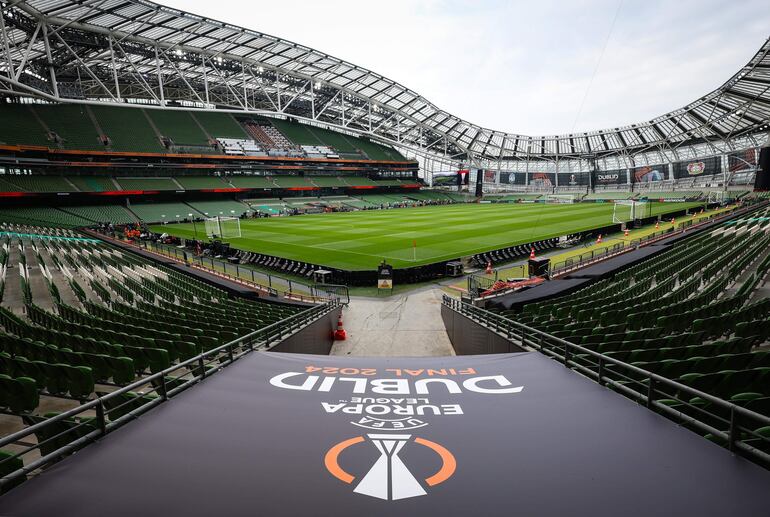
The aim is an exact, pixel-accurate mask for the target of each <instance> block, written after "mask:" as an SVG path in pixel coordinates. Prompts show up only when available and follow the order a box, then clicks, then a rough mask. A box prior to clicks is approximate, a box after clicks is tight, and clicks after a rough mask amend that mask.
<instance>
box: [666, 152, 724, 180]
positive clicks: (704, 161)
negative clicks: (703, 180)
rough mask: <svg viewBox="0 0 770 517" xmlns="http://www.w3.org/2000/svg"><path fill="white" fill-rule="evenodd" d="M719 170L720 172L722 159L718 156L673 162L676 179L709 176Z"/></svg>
mask: <svg viewBox="0 0 770 517" xmlns="http://www.w3.org/2000/svg"><path fill="white" fill-rule="evenodd" d="M720 172H722V159H721V157H719V156H713V157H711V158H699V159H697V160H690V161H686V162H676V163H675V164H674V177H675V178H677V179H679V178H694V177H697V176H711V175H712V174H718V173H720Z"/></svg>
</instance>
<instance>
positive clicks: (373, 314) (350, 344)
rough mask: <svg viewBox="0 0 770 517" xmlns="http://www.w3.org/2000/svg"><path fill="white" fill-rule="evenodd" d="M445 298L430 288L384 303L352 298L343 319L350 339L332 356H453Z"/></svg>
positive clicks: (390, 298) (374, 299) (375, 299)
mask: <svg viewBox="0 0 770 517" xmlns="http://www.w3.org/2000/svg"><path fill="white" fill-rule="evenodd" d="M443 294H444V293H443V291H442V290H441V289H438V288H435V287H430V288H427V289H423V290H420V291H414V292H411V293H406V294H402V295H397V296H392V297H388V298H383V299H377V298H364V297H351V300H350V305H349V306H348V307H347V308H346V309H345V310H344V312H343V316H342V317H343V320H344V324H345V330H346V331H347V333H348V338H347V340H345V341H338V342H337V343H335V344H334V346H333V347H332V351H331V355H356V356H390V357H400V356H412V357H419V356H446V355H454V350H453V349H452V345H451V343H450V342H449V337H448V336H447V334H446V330H445V329H444V323H443V321H442V320H441V297H442V295H443Z"/></svg>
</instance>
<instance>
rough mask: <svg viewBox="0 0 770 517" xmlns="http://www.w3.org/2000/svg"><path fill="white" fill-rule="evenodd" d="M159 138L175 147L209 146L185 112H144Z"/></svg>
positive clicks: (203, 135)
mask: <svg viewBox="0 0 770 517" xmlns="http://www.w3.org/2000/svg"><path fill="white" fill-rule="evenodd" d="M145 111H146V113H147V115H148V116H149V117H150V120H152V122H153V124H154V125H155V127H156V128H157V129H158V132H159V133H160V135H161V136H164V137H166V138H170V139H171V140H172V141H173V142H174V144H177V145H194V146H209V147H210V146H211V144H210V143H209V139H208V137H207V136H206V134H205V133H204V132H203V130H202V129H201V128H200V126H199V125H198V124H197V123H196V121H195V120H194V119H193V118H192V115H191V114H190V113H188V112H186V111H172V110H145Z"/></svg>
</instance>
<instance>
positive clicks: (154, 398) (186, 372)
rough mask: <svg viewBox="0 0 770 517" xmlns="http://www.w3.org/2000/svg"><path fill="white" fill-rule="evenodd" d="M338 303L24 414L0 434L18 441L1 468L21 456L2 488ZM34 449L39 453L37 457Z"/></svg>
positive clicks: (9, 442)
mask: <svg viewBox="0 0 770 517" xmlns="http://www.w3.org/2000/svg"><path fill="white" fill-rule="evenodd" d="M339 307H340V304H339V302H338V301H336V300H332V301H330V302H328V303H325V304H323V305H318V306H314V307H310V308H309V309H307V310H304V311H302V312H300V313H297V314H293V315H291V316H289V317H287V318H285V319H283V320H281V321H279V322H276V323H273V324H271V325H269V326H267V327H264V328H261V329H258V330H255V331H253V332H251V333H249V334H247V335H245V336H243V337H240V338H238V339H236V340H233V341H231V342H229V343H226V344H224V345H222V346H219V347H217V348H213V349H211V350H208V351H206V352H203V353H201V354H199V355H197V356H195V357H192V358H190V359H187V360H185V361H181V362H179V363H178V364H175V365H172V366H170V367H169V368H166V369H165V370H163V371H161V372H158V373H155V374H152V375H149V376H147V377H144V378H142V379H140V380H138V381H136V382H133V383H131V384H129V385H127V386H124V387H122V388H119V389H117V390H115V391H112V392H110V393H108V394H106V395H103V396H101V397H98V398H96V399H94V400H89V401H88V402H86V403H84V404H82V405H80V406H78V407H76V408H73V409H70V410H69V411H65V412H63V413H60V414H58V415H56V416H54V417H51V418H47V419H44V420H42V419H40V417H33V416H28V417H27V418H30V419H33V418H37V419H39V420H41V421H39V422H37V423H34V424H32V425H29V426H28V427H25V428H24V429H22V430H20V431H18V432H15V433H13V434H11V435H8V436H6V437H4V438H2V439H0V449H2V448H4V447H9V446H11V447H14V448H16V447H19V446H20V444H21V450H20V451H19V452H15V453H13V454H12V456H9V457H7V458H5V459H2V460H0V471H3V470H6V469H5V468H3V464H4V463H6V462H8V464H9V465H10V464H13V463H11V462H14V461H16V462H17V461H18V460H19V459H20V460H21V461H22V462H23V463H24V465H23V466H22V467H21V468H19V469H17V470H14V471H13V472H11V473H9V474H6V475H5V476H3V477H2V478H0V493H2V492H3V491H4V490H5V489H6V488H8V487H10V486H14V485H15V484H16V483H18V482H19V481H20V480H23V479H24V477H26V476H27V475H28V474H30V473H33V472H35V471H37V470H39V469H41V468H43V467H45V466H47V465H49V464H51V463H53V462H55V461H57V460H59V459H61V458H63V457H64V456H66V455H68V454H70V453H72V452H74V451H76V450H78V449H80V448H82V447H83V446H85V445H87V444H89V443H91V442H93V441H94V440H97V439H99V438H101V437H103V436H105V435H106V434H109V433H110V432H112V431H114V430H115V429H117V428H119V427H121V426H123V425H124V424H126V423H127V422H129V421H131V420H134V419H135V418H137V417H138V416H139V415H141V414H143V413H145V412H146V411H148V410H150V409H152V408H153V407H155V406H157V405H159V404H162V403H163V402H166V401H167V400H169V399H170V398H173V397H174V396H176V395H178V394H179V393H181V392H182V391H184V390H186V389H187V388H189V387H190V386H193V385H194V384H197V383H199V382H201V381H202V380H203V379H205V378H206V377H208V376H210V375H212V374H213V373H216V372H217V371H219V370H221V369H223V368H224V367H226V366H228V365H230V364H232V363H233V362H234V361H237V360H238V359H240V358H241V357H243V356H244V355H246V354H248V353H250V352H252V351H255V350H263V351H264V350H269V349H270V348H272V347H274V346H276V345H277V344H279V343H280V342H282V341H283V340H284V339H286V338H287V337H289V336H291V335H293V334H294V333H296V332H298V331H299V330H301V329H303V328H305V327H306V326H307V325H309V324H310V323H313V322H314V321H317V320H318V319H320V318H322V317H324V316H326V315H327V314H329V313H331V312H333V311H334V310H336V309H338V308H339ZM140 390H141V391H140ZM33 434H35V435H36V436H37V443H36V444H32V445H27V444H26V443H24V442H21V440H24V439H25V438H27V437H29V436H31V435H33ZM38 454H40V457H37V458H36V456H37V455H38ZM25 460H27V461H25Z"/></svg>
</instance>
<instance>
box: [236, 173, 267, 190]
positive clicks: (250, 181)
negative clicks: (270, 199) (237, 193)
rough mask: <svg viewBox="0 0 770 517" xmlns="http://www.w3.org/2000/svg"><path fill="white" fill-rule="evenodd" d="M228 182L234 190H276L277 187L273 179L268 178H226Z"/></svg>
mask: <svg viewBox="0 0 770 517" xmlns="http://www.w3.org/2000/svg"><path fill="white" fill-rule="evenodd" d="M224 179H225V181H227V182H228V183H229V184H230V185H232V186H233V187H234V188H264V189H271V188H276V187H277V185H276V184H275V183H274V182H273V180H272V178H270V177H267V176H233V175H230V176H226V177H225V178H224Z"/></svg>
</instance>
